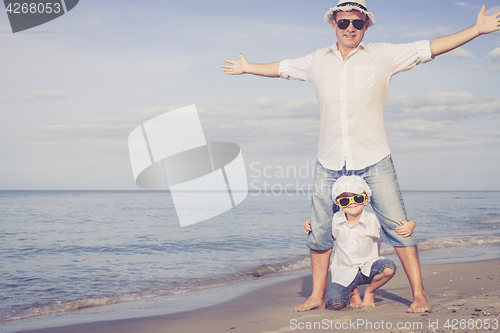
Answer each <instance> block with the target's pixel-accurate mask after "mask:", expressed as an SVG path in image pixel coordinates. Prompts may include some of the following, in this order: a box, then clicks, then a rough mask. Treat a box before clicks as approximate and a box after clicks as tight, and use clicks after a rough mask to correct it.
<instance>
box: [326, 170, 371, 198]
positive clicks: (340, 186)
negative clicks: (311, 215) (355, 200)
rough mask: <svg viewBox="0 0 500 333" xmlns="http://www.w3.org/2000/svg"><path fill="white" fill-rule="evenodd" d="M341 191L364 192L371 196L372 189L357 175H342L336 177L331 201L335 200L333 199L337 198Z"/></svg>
mask: <svg viewBox="0 0 500 333" xmlns="http://www.w3.org/2000/svg"><path fill="white" fill-rule="evenodd" d="M342 193H353V194H361V193H366V195H368V197H369V198H370V197H371V196H372V190H371V189H370V187H369V186H368V184H367V183H366V182H365V180H364V179H363V178H361V177H359V176H342V177H340V178H339V179H337V181H336V182H335V183H334V184H333V187H332V199H333V201H335V199H337V197H338V196H339V195H341V194H342Z"/></svg>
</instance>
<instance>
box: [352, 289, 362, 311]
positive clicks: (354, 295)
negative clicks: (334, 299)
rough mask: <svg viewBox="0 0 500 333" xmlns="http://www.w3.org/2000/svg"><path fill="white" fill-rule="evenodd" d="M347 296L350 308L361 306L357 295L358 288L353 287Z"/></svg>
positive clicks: (359, 297)
mask: <svg viewBox="0 0 500 333" xmlns="http://www.w3.org/2000/svg"><path fill="white" fill-rule="evenodd" d="M349 297H350V298H351V305H350V307H351V308H359V307H360V306H361V296H360V295H359V290H358V288H356V289H354V291H353V292H352V293H351V294H350V295H349Z"/></svg>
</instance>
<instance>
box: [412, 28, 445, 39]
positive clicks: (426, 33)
mask: <svg viewBox="0 0 500 333" xmlns="http://www.w3.org/2000/svg"><path fill="white" fill-rule="evenodd" d="M451 32H453V27H452V26H435V27H433V28H430V29H425V30H419V31H416V32H408V33H406V34H404V36H405V37H411V38H429V37H435V36H444V35H448V34H450V33H451Z"/></svg>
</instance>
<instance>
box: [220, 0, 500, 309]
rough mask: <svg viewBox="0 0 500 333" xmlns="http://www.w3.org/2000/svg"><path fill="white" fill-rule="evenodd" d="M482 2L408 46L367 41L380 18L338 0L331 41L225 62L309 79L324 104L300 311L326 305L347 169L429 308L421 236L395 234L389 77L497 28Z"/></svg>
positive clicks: (421, 303) (398, 200)
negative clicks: (442, 32)
mask: <svg viewBox="0 0 500 333" xmlns="http://www.w3.org/2000/svg"><path fill="white" fill-rule="evenodd" d="M485 12H486V6H485V5H483V7H482V9H481V12H480V13H479V15H478V17H477V21H476V23H475V24H474V25H473V26H472V27H470V28H468V29H466V30H463V31H461V32H459V33H456V34H454V35H450V36H445V37H441V38H437V39H435V40H432V41H431V42H429V41H419V42H415V43H411V44H401V45H393V44H385V43H375V44H373V43H370V44H366V45H365V44H364V43H363V37H364V35H365V32H366V31H367V29H368V27H369V26H371V25H373V24H374V23H375V18H374V15H373V14H372V13H371V12H368V10H367V8H366V3H365V1H364V0H358V1H349V2H346V1H344V0H341V1H340V2H339V3H338V5H337V6H336V7H334V8H331V9H330V10H329V11H328V12H327V13H326V16H325V21H326V22H327V23H329V24H330V23H331V24H332V27H333V30H334V32H335V34H336V37H337V43H336V44H334V45H333V46H332V47H329V48H323V49H318V50H317V51H316V52H314V53H312V54H309V55H307V56H305V57H302V58H298V59H292V60H284V61H281V62H274V63H268V64H251V63H249V62H248V61H247V60H246V59H245V57H243V56H242V55H241V53H240V54H239V60H238V61H233V60H226V63H229V64H230V65H224V66H222V69H223V70H224V73H225V74H229V75H235V74H243V73H249V74H254V75H260V76H266V77H282V78H285V79H295V80H303V81H311V82H312V83H313V84H314V88H315V91H316V96H317V98H318V102H319V106H320V116H321V117H320V118H321V122H320V135H319V137H320V140H319V146H318V161H317V165H316V172H315V179H314V182H315V189H316V190H315V191H314V194H313V198H312V209H311V226H312V232H311V233H310V234H309V236H308V239H307V245H308V247H309V248H310V255H311V262H312V268H313V291H312V294H311V296H310V297H309V298H308V299H307V300H306V301H305V302H304V303H302V304H301V305H299V306H297V307H295V311H298V312H303V311H308V310H312V309H321V308H324V307H325V290H326V284H327V275H328V265H329V261H330V254H331V251H332V247H333V239H332V236H331V220H332V216H333V214H335V213H336V211H337V210H338V208H337V206H336V205H334V204H333V202H332V200H331V198H330V197H331V195H330V194H331V192H330V191H331V185H332V184H333V183H334V182H335V180H336V179H338V178H339V177H341V176H343V175H357V176H361V177H362V178H363V179H365V181H366V182H367V183H368V185H369V186H370V187H371V188H372V191H373V197H372V202H371V204H372V207H373V210H374V212H375V214H376V215H377V217H378V219H379V220H380V223H381V225H382V229H381V239H382V241H385V242H388V243H390V244H392V245H393V246H394V249H395V251H396V253H397V255H398V256H399V258H400V260H401V262H402V264H403V268H404V270H405V272H406V275H407V276H408V280H409V281H410V285H411V288H412V292H413V303H412V304H411V305H410V307H409V308H408V310H407V312H409V313H418V312H426V311H427V312H430V307H429V304H428V303H427V298H426V294H425V290H424V287H423V284H422V276H421V271H420V264H419V261H418V252H417V247H416V242H415V239H414V238H413V236H410V237H407V238H403V237H401V236H399V235H397V233H396V232H395V228H396V227H398V226H400V225H401V224H400V222H399V221H401V220H404V221H406V220H407V218H406V213H405V210H404V204H403V200H402V197H401V193H400V190H399V185H398V182H397V177H396V173H395V170H394V167H393V164H392V159H391V156H390V149H389V146H388V143H387V138H386V135H385V129H384V124H383V110H384V106H385V100H386V97H387V92H388V87H389V82H390V78H391V77H392V75H394V74H397V73H399V72H402V71H405V70H409V69H411V68H413V67H414V66H415V65H417V64H419V63H424V62H427V61H431V60H432V59H434V58H435V57H436V56H438V55H440V54H443V53H445V52H448V51H451V50H453V49H455V48H457V47H459V46H461V45H463V44H465V43H467V42H469V41H470V40H472V39H474V38H475V37H477V36H479V35H482V34H487V33H491V32H494V31H499V30H500V19H498V17H499V16H500V12H498V13H496V14H494V15H492V16H485Z"/></svg>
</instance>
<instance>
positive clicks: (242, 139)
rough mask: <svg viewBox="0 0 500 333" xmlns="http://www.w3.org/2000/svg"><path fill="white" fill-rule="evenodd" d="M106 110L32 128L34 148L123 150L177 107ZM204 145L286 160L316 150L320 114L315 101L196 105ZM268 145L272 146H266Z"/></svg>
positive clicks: (262, 101)
mask: <svg viewBox="0 0 500 333" xmlns="http://www.w3.org/2000/svg"><path fill="white" fill-rule="evenodd" d="M182 106H184V105H170V106H165V107H156V108H145V109H139V110H138V109H134V110H124V111H123V110H110V111H107V112H105V113H103V114H102V115H101V116H99V117H94V118H90V119H87V120H84V121H79V122H73V123H56V124H51V125H48V126H43V127H38V128H36V133H35V134H34V138H33V139H36V140H37V142H38V143H37V144H47V145H50V144H67V143H68V142H69V141H75V140H86V141H87V142H89V143H90V142H92V141H95V140H103V139H105V140H114V141H117V140H118V141H120V140H121V141H122V143H124V144H125V145H126V142H127V138H128V135H129V134H130V132H132V130H134V129H135V128H136V127H137V126H140V125H141V124H142V123H144V122H145V121H147V120H149V119H151V118H154V117H156V116H158V115H161V114H164V113H166V112H168V111H171V110H174V109H177V108H180V107H182ZM196 107H197V110H198V114H199V116H200V120H201V123H202V126H203V130H204V132H205V137H206V139H207V141H228V142H234V143H237V144H239V145H240V146H242V147H244V148H245V151H246V152H247V153H248V152H262V154H264V155H267V154H269V155H276V154H278V155H290V154H297V153H301V152H302V153H310V152H314V151H315V150H316V145H317V141H318V133H319V112H318V104H317V102H316V100H315V99H307V100H295V101H279V100H274V99H270V98H259V99H256V100H254V101H252V102H232V101H221V102H212V103H205V104H197V105H196ZM270 143H272V144H270Z"/></svg>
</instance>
